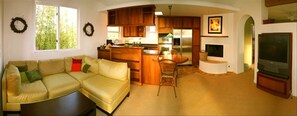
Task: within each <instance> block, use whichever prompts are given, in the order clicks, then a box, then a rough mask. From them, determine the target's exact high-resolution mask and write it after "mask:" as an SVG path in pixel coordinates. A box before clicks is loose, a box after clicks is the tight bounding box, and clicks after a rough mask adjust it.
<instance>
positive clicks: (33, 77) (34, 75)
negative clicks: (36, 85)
mask: <svg viewBox="0 0 297 116" xmlns="http://www.w3.org/2000/svg"><path fill="white" fill-rule="evenodd" d="M26 76H27V78H28V80H29V81H30V82H31V83H32V82H34V81H37V80H41V79H42V77H41V75H40V73H39V71H38V70H32V71H28V72H26Z"/></svg>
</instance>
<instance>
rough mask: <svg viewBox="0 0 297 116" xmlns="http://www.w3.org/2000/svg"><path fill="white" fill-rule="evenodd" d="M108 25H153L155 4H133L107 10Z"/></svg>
mask: <svg viewBox="0 0 297 116" xmlns="http://www.w3.org/2000/svg"><path fill="white" fill-rule="evenodd" d="M107 17H108V25H109V26H127V25H129V26H151V25H155V6H154V5H145V6H135V7H128V8H120V9H113V10H108V16H107Z"/></svg>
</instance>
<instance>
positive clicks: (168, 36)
mask: <svg viewBox="0 0 297 116" xmlns="http://www.w3.org/2000/svg"><path fill="white" fill-rule="evenodd" d="M168 8H169V17H170V18H171V9H172V5H168ZM171 31H173V28H172V25H171ZM166 37H167V38H172V37H173V34H172V33H171V32H169V33H168V34H167V36H166Z"/></svg>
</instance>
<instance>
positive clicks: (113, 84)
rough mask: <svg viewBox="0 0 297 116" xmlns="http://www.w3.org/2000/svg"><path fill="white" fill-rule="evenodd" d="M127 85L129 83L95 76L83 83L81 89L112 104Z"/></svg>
mask: <svg viewBox="0 0 297 116" xmlns="http://www.w3.org/2000/svg"><path fill="white" fill-rule="evenodd" d="M128 84H130V83H129V81H120V80H117V79H112V78H108V77H104V76H102V75H95V76H92V77H90V78H88V79H86V80H85V81H83V84H82V87H83V89H85V90H87V91H89V92H90V93H92V94H93V95H94V96H96V97H97V98H98V99H101V100H102V101H105V102H107V103H113V102H114V100H116V98H117V97H118V96H120V95H121V93H122V92H123V91H124V90H125V89H126V88H127V87H128V86H129V85H128Z"/></svg>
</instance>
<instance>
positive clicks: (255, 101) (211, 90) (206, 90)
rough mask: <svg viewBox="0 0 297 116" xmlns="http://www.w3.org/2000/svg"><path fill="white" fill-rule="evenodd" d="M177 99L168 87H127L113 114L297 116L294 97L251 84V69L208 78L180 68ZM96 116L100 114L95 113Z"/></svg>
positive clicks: (190, 67)
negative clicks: (129, 88)
mask: <svg viewBox="0 0 297 116" xmlns="http://www.w3.org/2000/svg"><path fill="white" fill-rule="evenodd" d="M179 72H180V73H179V77H178V87H177V98H175V97H174V92H173V88H172V87H161V91H160V95H159V96H157V91H158V86H156V85H143V86H134V85H132V86H131V93H130V97H129V98H127V99H126V100H125V101H124V102H123V104H122V105H121V106H120V107H119V108H118V109H117V111H116V112H115V113H114V115H297V98H296V97H290V98H289V99H284V98H280V97H277V96H274V95H271V94H269V93H267V92H264V91H262V90H260V89H258V88H257V87H256V84H255V83H254V82H253V75H254V71H253V70H246V72H244V73H241V74H234V73H227V74H222V75H212V74H207V73H203V72H201V71H200V70H199V69H198V68H196V67H192V66H180V67H179ZM97 115H98V116H102V115H104V114H103V113H102V112H100V111H97Z"/></svg>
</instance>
